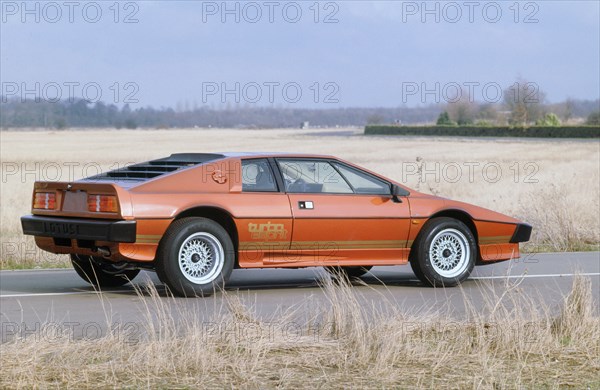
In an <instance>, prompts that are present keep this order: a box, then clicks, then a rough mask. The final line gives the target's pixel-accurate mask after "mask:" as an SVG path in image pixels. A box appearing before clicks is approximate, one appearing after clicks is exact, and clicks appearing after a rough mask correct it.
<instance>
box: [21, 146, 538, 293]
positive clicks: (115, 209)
mask: <svg viewBox="0 0 600 390" xmlns="http://www.w3.org/2000/svg"><path fill="white" fill-rule="evenodd" d="M32 203H33V204H32V214H33V215H27V216H23V217H22V218H21V223H22V227H23V232H24V233H25V234H29V235H33V236H35V241H36V243H37V245H38V246H39V247H40V248H41V249H43V250H46V251H49V252H52V253H65V254H70V255H71V260H72V262H73V265H74V267H75V270H76V271H77V273H78V274H79V275H80V276H81V277H82V278H84V279H85V280H87V281H90V282H91V283H93V284H95V285H98V286H119V285H123V284H125V283H127V282H128V281H130V280H132V279H133V278H134V277H135V276H136V275H137V274H138V272H139V271H140V270H141V269H149V270H154V271H156V273H157V274H158V277H159V278H160V280H161V281H163V282H164V283H165V284H166V285H167V286H168V287H169V288H170V290H171V291H172V292H173V293H175V294H177V295H179V296H197V295H204V296H206V295H210V294H211V293H213V292H214V291H215V290H217V289H219V288H222V287H223V285H224V284H225V283H226V281H227V279H228V278H229V276H230V275H231V271H232V270H233V269H234V268H274V267H289V268H298V267H317V266H324V267H325V268H326V269H327V270H329V271H330V272H332V273H335V274H337V275H340V274H341V275H346V276H348V277H359V276H361V275H363V274H365V273H366V272H368V271H369V269H370V268H371V267H373V266H382V265H398V264H406V263H407V262H408V263H410V265H411V266H412V269H413V270H414V272H415V274H416V276H417V277H418V278H419V279H420V280H421V281H423V283H425V284H427V285H431V286H454V285H457V284H459V283H460V282H462V281H463V280H465V279H466V278H467V277H468V276H469V274H470V273H471V271H472V270H473V267H474V266H475V265H481V264H489V263H493V262H497V261H501V260H509V259H514V258H517V257H519V242H524V241H527V240H529V237H530V234H531V226H530V225H527V224H525V223H523V222H520V221H518V220H516V219H514V218H511V217H508V216H506V215H503V214H499V213H496V212H494V211H490V210H487V209H484V208H481V207H477V206H473V205H470V204H466V203H462V202H457V201H452V200H448V199H444V198H440V197H437V196H432V195H427V194H423V193H420V192H417V191H413V190H411V189H409V188H407V187H405V186H403V185H402V184H400V183H397V182H395V181H393V180H390V179H387V178H385V177H383V176H381V175H378V174H376V173H374V172H371V171H369V170H367V169H364V168H361V167H358V166H356V165H354V164H351V163H349V162H346V161H343V160H341V159H338V158H336V157H332V156H321V155H308V154H272V153H270V154H266V153H222V154H208V153H189V154H188V153H185V154H173V155H171V156H169V157H166V158H161V159H157V160H151V161H147V162H144V163H139V164H134V165H130V166H127V167H125V168H120V169H117V170H113V171H109V172H105V173H102V174H100V175H96V176H93V177H89V178H86V179H82V180H79V181H75V182H72V183H67V182H36V183H35V185H34V191H33V202H32Z"/></svg>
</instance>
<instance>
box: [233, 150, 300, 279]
mask: <svg viewBox="0 0 600 390" xmlns="http://www.w3.org/2000/svg"><path fill="white" fill-rule="evenodd" d="M273 172H274V170H273V166H272V164H271V162H270V161H269V160H268V159H266V158H249V159H243V160H242V161H241V176H242V177H241V181H242V193H241V194H240V195H236V197H235V200H234V199H232V200H231V202H235V209H236V211H237V215H236V219H235V223H236V225H237V231H238V240H239V263H240V265H241V266H243V267H261V266H263V265H264V264H268V263H269V262H272V261H273V259H282V258H285V256H286V254H287V251H288V250H289V248H290V242H291V235H292V215H291V211H290V203H289V199H288V197H287V195H286V194H285V193H284V192H283V189H282V188H281V190H280V187H281V185H280V184H279V183H278V182H277V180H276V179H275V175H274V173H273Z"/></svg>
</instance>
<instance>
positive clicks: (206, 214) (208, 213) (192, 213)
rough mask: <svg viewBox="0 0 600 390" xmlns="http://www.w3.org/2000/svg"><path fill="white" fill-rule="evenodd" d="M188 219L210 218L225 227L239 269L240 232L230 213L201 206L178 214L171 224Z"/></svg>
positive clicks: (217, 208) (216, 208)
mask: <svg viewBox="0 0 600 390" xmlns="http://www.w3.org/2000/svg"><path fill="white" fill-rule="evenodd" d="M188 217H201V218H208V219H210V220H213V221H215V222H216V223H218V224H219V225H221V226H222V227H223V229H225V231H227V234H229V237H230V238H231V241H232V243H233V247H234V249H235V266H236V267H237V266H238V248H239V238H238V231H237V227H236V225H235V221H234V219H233V216H232V215H231V214H230V213H229V212H227V211H225V210H224V209H222V208H219V207H213V206H199V207H193V208H190V209H187V210H185V211H182V212H181V213H179V214H177V216H176V217H175V219H174V220H173V221H172V222H171V224H173V223H174V222H175V221H177V220H180V219H182V218H188Z"/></svg>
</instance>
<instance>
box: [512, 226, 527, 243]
mask: <svg viewBox="0 0 600 390" xmlns="http://www.w3.org/2000/svg"><path fill="white" fill-rule="evenodd" d="M531 230H532V227H531V225H528V224H526V223H520V224H518V225H517V228H516V229H515V232H514V233H513V235H512V237H511V239H510V242H511V243H513V244H516V243H518V242H526V241H529V238H530V237H531Z"/></svg>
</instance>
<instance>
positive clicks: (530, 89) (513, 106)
mask: <svg viewBox="0 0 600 390" xmlns="http://www.w3.org/2000/svg"><path fill="white" fill-rule="evenodd" d="M545 100H546V94H545V93H544V92H543V91H541V90H540V88H539V86H538V84H537V83H534V82H530V81H527V80H523V79H519V80H517V81H516V82H515V83H514V84H512V85H511V86H509V87H508V88H506V89H505V90H504V105H505V106H506V109H507V110H508V111H510V117H509V120H508V121H509V123H510V124H511V125H517V126H527V125H529V124H531V123H534V122H535V121H536V120H538V119H540V118H541V117H542V114H543V110H542V107H541V106H542V104H543V103H544V101H545Z"/></svg>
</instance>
